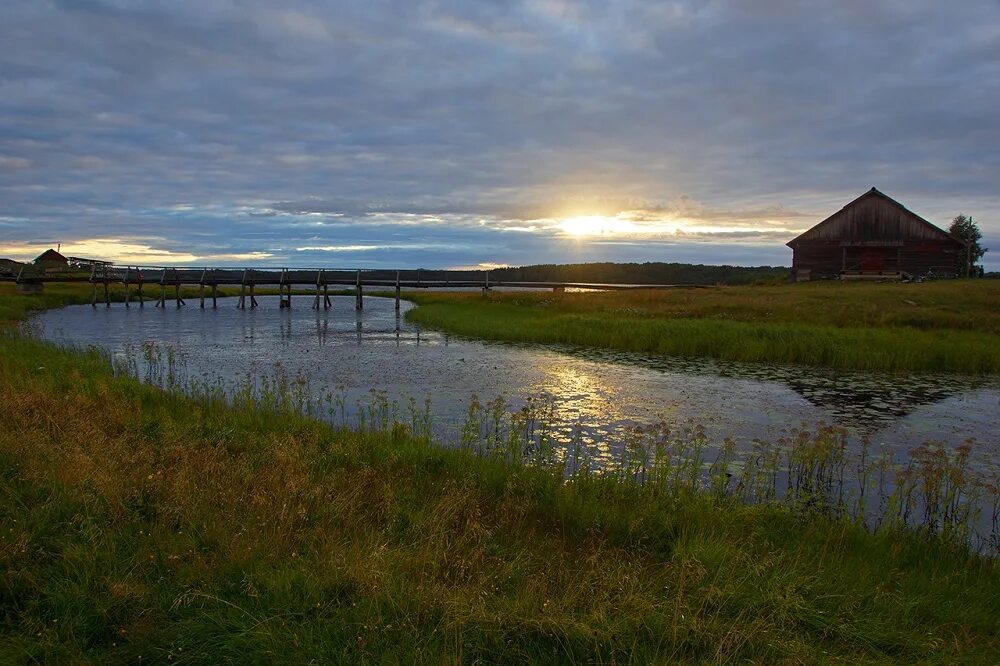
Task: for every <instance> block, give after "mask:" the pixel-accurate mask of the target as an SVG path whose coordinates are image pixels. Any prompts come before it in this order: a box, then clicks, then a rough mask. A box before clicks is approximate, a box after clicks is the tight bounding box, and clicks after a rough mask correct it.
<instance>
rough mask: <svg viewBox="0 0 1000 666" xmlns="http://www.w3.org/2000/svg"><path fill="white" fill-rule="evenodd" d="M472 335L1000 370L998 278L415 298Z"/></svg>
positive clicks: (842, 363)
mask: <svg viewBox="0 0 1000 666" xmlns="http://www.w3.org/2000/svg"><path fill="white" fill-rule="evenodd" d="M412 300H414V301H416V302H417V303H418V304H419V305H420V307H419V308H417V309H415V310H413V311H411V312H409V313H408V315H407V316H408V318H409V319H410V320H411V321H414V322H415V323H418V324H421V325H423V326H429V327H433V328H439V329H442V330H446V331H449V332H452V333H456V334H459V335H463V336H468V337H476V338H485V339H492V340H510V341H526V342H529V341H530V342H546V343H562V344H569V345H578V346H585V347H602V348H609V349H621V350H628V351H637V352H647V353H654V354H664V355H680V356H703V357H711V358H718V359H723V360H731V361H765V362H775V363H796V364H803V365H812V366H823V367H830V368H837V369H845V370H873V371H888V372H931V371H936V372H956V373H964V374H995V373H1000V282H998V281H994V280H974V281H948V282H937V283H924V284H839V283H813V284H794V285H780V286H766V287H762V286H755V287H720V288H716V289H696V290H678V291H636V292H612V293H586V294H580V293H569V294H551V293H542V292H532V293H523V292H522V293H509V292H508V293H503V292H494V293H492V294H490V295H489V296H487V297H483V296H481V295H480V294H469V293H447V294H443V293H424V294H414V295H412Z"/></svg>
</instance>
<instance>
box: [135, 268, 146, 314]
mask: <svg viewBox="0 0 1000 666" xmlns="http://www.w3.org/2000/svg"><path fill="white" fill-rule="evenodd" d="M136 272H137V273H139V307H140V308H145V307H146V301H145V299H144V298H143V297H142V270H140V269H138V268H137V269H136Z"/></svg>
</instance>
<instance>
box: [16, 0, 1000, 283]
mask: <svg viewBox="0 0 1000 666" xmlns="http://www.w3.org/2000/svg"><path fill="white" fill-rule="evenodd" d="M0 45H2V49H0V256H12V257H15V258H27V257H31V256H34V255H35V254H37V253H38V251H39V250H41V249H44V248H45V247H48V246H50V245H55V244H56V243H62V247H63V250H64V251H65V252H66V253H67V254H76V255H85V256H91V255H97V256H101V257H111V258H114V259H117V260H119V261H122V262H131V263H146V264H160V263H167V264H196V265H197V264H205V263H209V264H218V265H223V264H225V265H243V264H247V263H254V264H265V263H266V264H271V265H290V266H329V267H334V266H337V267H355V266H357V267H364V266H391V267H419V266H424V267H452V266H472V265H479V264H484V265H488V264H526V263H538V262H557V263H563V262H572V261H585V260H619V261H649V260H662V261H696V262H704V263H737V264H759V263H770V264H782V265H787V264H789V263H790V259H791V257H790V251H789V250H788V249H787V248H785V246H784V242H785V241H787V240H789V239H790V238H792V237H793V236H795V235H796V234H797V233H798V232H799V231H801V230H803V229H805V228H807V227H809V226H811V225H813V224H815V223H816V222H818V221H819V220H821V219H822V218H824V217H826V216H827V215H829V214H831V213H833V212H834V211H836V210H837V209H838V208H840V207H841V206H842V205H843V204H844V203H846V202H847V201H849V200H850V199H853V198H854V197H856V196H858V195H859V194H861V193H862V192H864V191H865V190H867V189H868V188H870V187H872V186H873V185H874V186H877V187H878V188H879V189H881V190H882V191H884V192H886V193H887V194H889V195H890V196H893V197H895V198H897V199H899V200H900V201H901V202H902V203H903V204H904V205H906V206H908V207H909V208H910V209H912V210H914V211H915V212H917V213H919V214H921V215H923V216H924V217H926V218H928V219H930V220H931V221H932V222H935V223H937V224H939V225H942V226H946V225H947V223H948V221H949V220H950V218H952V217H954V216H955V215H956V214H958V213H960V212H961V213H966V214H971V215H973V216H974V217H975V218H976V219H977V220H978V221H979V223H980V226H981V228H982V229H983V231H984V233H985V235H986V238H987V242H986V245H991V244H992V245H993V246H995V247H996V251H994V252H990V253H988V254H987V267H988V268H990V269H992V270H1000V5H998V4H997V1H996V0H954V1H952V2H938V1H936V0H838V2H821V3H811V2H794V1H792V0H754V1H753V2H748V1H742V0H732V1H724V0H719V1H716V0H701V1H698V0H692V1H690V2H652V1H649V0H636V1H634V2H633V1H630V0H620V1H615V0H601V1H597V0H595V1H592V2H588V1H583V0H580V1H578V0H523V1H521V2H517V1H510V2H501V1H500V0H483V1H480V2H472V1H467V2H451V1H448V0H440V1H422V0H397V1H390V0H366V1H364V2H329V1H328V2H320V1H316V2H298V1H295V0H286V1H283V2H273V3H268V2H257V1H256V0H247V1H237V0H230V1H226V0H218V1H212V2H208V1H205V0H170V1H166V0H164V1H163V2H141V1H138V0H114V1H108V2H96V1H95V2H87V1H82V0H81V1H71V0H64V1H54V0H3V3H2V7H0Z"/></svg>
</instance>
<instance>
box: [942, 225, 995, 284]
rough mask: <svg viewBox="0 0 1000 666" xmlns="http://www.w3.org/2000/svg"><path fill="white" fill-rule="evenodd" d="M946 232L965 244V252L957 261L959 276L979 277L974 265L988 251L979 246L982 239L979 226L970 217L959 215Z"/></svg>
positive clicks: (977, 269)
mask: <svg viewBox="0 0 1000 666" xmlns="http://www.w3.org/2000/svg"><path fill="white" fill-rule="evenodd" d="M948 231H949V232H950V233H951V234H952V235H953V236H955V237H956V238H958V239H959V240H961V241H962V242H963V243H965V244H966V251H965V252H963V253H962V256H961V258H960V259H959V267H960V271H959V275H964V276H965V277H969V276H976V275H979V267H978V266H976V263H978V261H979V260H980V259H982V258H983V255H984V254H986V251H987V250H988V249H989V248H985V247H982V246H981V245H980V244H979V241H980V240H982V238H983V234H982V232H981V231H979V225H978V224H976V223H975V222H974V221H973V219H972V217H971V216H969V217H966V216H965V215H959V216H958V217H956V218H955V219H954V220H952V221H951V226H950V227H948Z"/></svg>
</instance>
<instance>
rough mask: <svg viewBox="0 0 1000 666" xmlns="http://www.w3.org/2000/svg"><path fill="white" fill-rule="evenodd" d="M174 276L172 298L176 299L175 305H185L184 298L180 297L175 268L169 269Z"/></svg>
mask: <svg viewBox="0 0 1000 666" xmlns="http://www.w3.org/2000/svg"><path fill="white" fill-rule="evenodd" d="M171 271H172V272H173V276H174V298H176V299H177V307H180V306H182V305H185V303H184V299H183V298H181V281H180V280H179V279H178V278H177V269H176V268H173V269H171Z"/></svg>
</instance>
